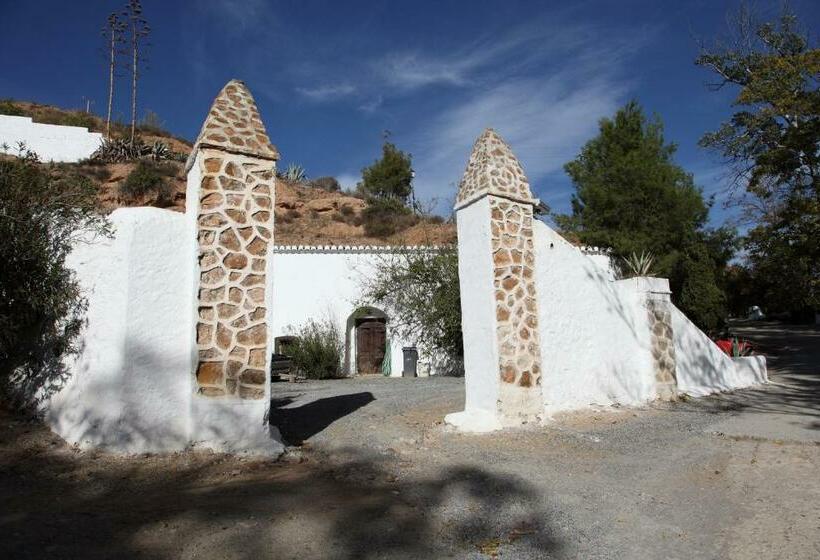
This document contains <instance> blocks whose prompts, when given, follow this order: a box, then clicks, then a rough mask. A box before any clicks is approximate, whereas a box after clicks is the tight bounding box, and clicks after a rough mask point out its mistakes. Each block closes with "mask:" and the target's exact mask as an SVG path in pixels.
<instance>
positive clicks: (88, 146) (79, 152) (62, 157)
mask: <svg viewBox="0 0 820 560" xmlns="http://www.w3.org/2000/svg"><path fill="white" fill-rule="evenodd" d="M18 142H24V143H25V144H26V147H28V149H29V150H31V151H33V152H35V153H36V154H37V155H38V156H40V159H41V160H42V161H59V162H77V161H80V160H82V159H86V158H88V157H90V156H91V154H92V153H94V151H95V150H96V149H97V148H99V147H100V144H101V143H102V134H100V133H98V132H89V131H88V129H87V128H83V127H79V126H61V125H56V124H41V123H35V122H32V120H31V118H29V117H13V116H10V115H0V146H2V145H3V144H4V143H5V144H8V146H9V149H8V150H7V153H10V154H14V155H16V154H17V143H18ZM0 152H2V148H0Z"/></svg>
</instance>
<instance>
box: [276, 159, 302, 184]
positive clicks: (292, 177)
mask: <svg viewBox="0 0 820 560" xmlns="http://www.w3.org/2000/svg"><path fill="white" fill-rule="evenodd" d="M278 175H279V177H280V178H282V179H285V180H287V181H290V182H292V183H301V182H303V181H306V180H307V178H308V176H307V173H306V172H305V168H304V167H302V166H301V165H299V164H298V163H291V164H288V166H287V167H286V168H285V170H284V171H280V172H278Z"/></svg>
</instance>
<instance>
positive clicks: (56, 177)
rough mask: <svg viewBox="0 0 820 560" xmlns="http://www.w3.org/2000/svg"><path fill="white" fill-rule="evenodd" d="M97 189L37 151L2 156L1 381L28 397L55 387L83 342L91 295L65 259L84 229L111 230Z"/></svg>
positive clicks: (32, 398)
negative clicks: (54, 168) (65, 360)
mask: <svg viewBox="0 0 820 560" xmlns="http://www.w3.org/2000/svg"><path fill="white" fill-rule="evenodd" d="M96 194H97V192H96V188H95V187H94V185H93V184H92V183H91V181H90V180H88V179H87V178H85V177H81V176H76V175H71V174H66V173H60V174H51V173H50V172H49V170H48V169H46V168H44V167H43V166H41V165H40V164H39V162H38V161H37V159H36V156H34V155H33V154H31V153H28V154H24V155H23V157H22V158H20V159H13V160H0V238H2V239H3V242H2V243H0V261H2V263H3V266H2V267H0V387H2V388H3V389H4V390H6V391H7V392H8V393H10V394H13V395H14V396H17V397H19V398H21V399H22V400H23V403H24V404H32V403H33V401H36V400H37V399H39V398H44V397H45V396H47V395H48V394H49V393H50V391H51V390H53V389H54V388H55V384H57V383H59V382H60V380H61V378H62V366H61V358H62V357H63V356H64V355H66V354H70V353H72V352H74V351H75V350H76V349H77V348H76V340H77V335H78V333H79V332H80V330H81V328H82V325H83V321H84V319H83V316H84V311H85V308H86V302H85V300H84V298H83V296H82V293H81V290H80V286H79V284H78V283H77V280H76V278H75V276H74V273H73V272H72V271H71V270H70V269H69V268H68V267H67V266H66V264H65V261H66V256H67V255H68V253H69V251H70V250H71V247H72V245H73V243H74V242H75V241H76V239H77V238H78V236H80V235H87V234H91V233H100V234H106V233H108V224H107V222H106V220H105V218H103V217H102V216H100V215H99V214H97V213H96V212H95V203H96Z"/></svg>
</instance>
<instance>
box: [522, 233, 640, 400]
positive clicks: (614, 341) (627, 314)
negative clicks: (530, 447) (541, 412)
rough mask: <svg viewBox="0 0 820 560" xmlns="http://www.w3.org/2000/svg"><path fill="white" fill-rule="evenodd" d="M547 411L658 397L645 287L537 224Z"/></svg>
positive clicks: (536, 245)
mask: <svg viewBox="0 0 820 560" xmlns="http://www.w3.org/2000/svg"><path fill="white" fill-rule="evenodd" d="M534 235H535V249H536V271H535V273H536V279H537V282H538V283H537V286H536V289H537V297H538V315H539V316H538V324H539V331H540V343H541V368H542V370H543V373H542V378H541V385H542V391H543V394H544V402H545V410H546V411H547V413H548V414H549V413H551V412H555V411H557V410H565V409H572V408H580V407H585V406H589V405H609V404H614V403H620V404H639V403H641V402H645V401H647V400H650V399H652V398H654V397H655V381H654V371H653V363H652V356H651V352H650V336H649V327H648V324H647V313H646V308H645V307H644V305H643V298H645V295H644V293H645V292H644V288H643V287H641V286H638V285H637V284H636V283H635V282H634V281H630V280H625V281H618V282H616V281H613V280H612V271H611V268H610V267H609V266H608V265H607V259H605V258H601V257H600V256H599V255H597V256H588V255H586V254H585V252H584V251H582V250H581V249H579V248H578V247H575V246H573V245H571V244H570V243H568V242H567V241H566V240H565V239H564V238H563V237H561V236H560V235H558V234H557V233H556V232H554V231H553V230H551V229H550V228H549V227H547V226H546V225H545V224H544V223H542V222H539V221H536V222H534Z"/></svg>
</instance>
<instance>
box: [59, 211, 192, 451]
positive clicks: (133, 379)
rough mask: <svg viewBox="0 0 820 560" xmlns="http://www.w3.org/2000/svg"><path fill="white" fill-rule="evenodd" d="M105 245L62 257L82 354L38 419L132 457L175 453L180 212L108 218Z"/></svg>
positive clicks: (182, 439) (186, 347)
mask: <svg viewBox="0 0 820 560" xmlns="http://www.w3.org/2000/svg"><path fill="white" fill-rule="evenodd" d="M111 221H112V223H113V225H114V227H115V231H116V234H115V237H114V238H113V239H104V240H103V239H97V240H95V241H93V242H91V243H81V244H78V245H77V247H76V249H75V250H74V252H73V253H72V254H71V255H70V257H69V259H68V265H69V266H70V267H71V268H73V269H74V270H75V271H76V273H77V276H78V279H79V281H80V283H81V285H82V286H83V289H84V291H85V294H86V296H87V298H88V302H89V307H88V315H87V319H88V324H87V327H86V329H85V331H84V333H83V336H82V344H83V346H82V351H81V353H80V354H79V356H77V357H76V359H73V360H72V361H71V363H70V364H69V371H70V372H71V373H72V376H71V377H70V379H69V380H68V381H67V383H66V386H65V387H64V388H63V389H62V390H61V391H60V392H59V393H57V394H56V395H54V397H53V398H52V400H51V403H50V406H49V408H48V412H47V415H46V416H47V421H48V423H49V424H50V425H51V427H52V429H53V430H54V431H55V432H57V433H58V434H60V435H61V436H62V437H63V438H65V439H66V440H67V441H69V442H70V443H77V444H80V445H81V446H83V447H103V448H108V449H111V450H113V451H119V452H126V453H140V452H145V451H165V450H177V449H182V448H184V447H186V446H187V444H188V435H189V431H190V414H189V413H188V411H189V408H190V400H191V391H192V387H191V380H192V375H191V370H190V340H191V334H190V331H191V328H192V317H191V314H190V313H191V307H190V301H191V298H192V293H191V291H190V287H191V286H190V277H189V270H190V267H187V268H186V267H185V266H183V263H185V262H186V261H187V260H188V259H189V258H190V254H189V246H188V244H186V243H184V242H180V240H184V239H186V238H189V237H190V236H191V233H190V231H189V228H188V227H187V222H186V219H185V216H183V215H182V214H179V213H176V212H171V211H168V210H160V209H156V208H127V209H119V210H116V211H114V212H113V213H112V214H111Z"/></svg>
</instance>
